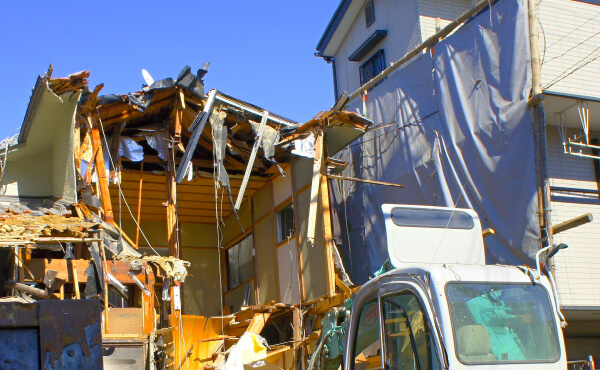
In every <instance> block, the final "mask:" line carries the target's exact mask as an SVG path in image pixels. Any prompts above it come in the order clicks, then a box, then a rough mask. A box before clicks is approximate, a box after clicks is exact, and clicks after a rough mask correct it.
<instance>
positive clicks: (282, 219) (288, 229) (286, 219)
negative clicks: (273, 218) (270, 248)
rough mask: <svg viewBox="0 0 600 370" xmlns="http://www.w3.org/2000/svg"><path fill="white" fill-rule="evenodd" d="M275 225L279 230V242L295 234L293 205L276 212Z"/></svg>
mask: <svg viewBox="0 0 600 370" xmlns="http://www.w3.org/2000/svg"><path fill="white" fill-rule="evenodd" d="M277 225H278V230H279V241H280V242H281V241H284V240H286V239H287V238H288V236H292V235H294V234H295V233H296V231H295V229H294V205H293V204H290V205H289V206H287V207H285V208H284V209H282V210H281V211H279V212H277Z"/></svg>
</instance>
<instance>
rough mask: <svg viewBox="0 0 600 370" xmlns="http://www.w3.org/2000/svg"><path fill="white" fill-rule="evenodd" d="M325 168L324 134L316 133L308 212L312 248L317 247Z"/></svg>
mask: <svg viewBox="0 0 600 370" xmlns="http://www.w3.org/2000/svg"><path fill="white" fill-rule="evenodd" d="M322 168H323V132H322V131H321V130H318V131H315V160H314V163H313V174H312V182H311V187H310V208H309V212H308V227H307V232H306V241H307V242H308V243H309V245H310V246H314V245H315V235H316V231H317V217H318V215H317V211H318V208H319V201H320V199H319V192H320V190H321V170H322Z"/></svg>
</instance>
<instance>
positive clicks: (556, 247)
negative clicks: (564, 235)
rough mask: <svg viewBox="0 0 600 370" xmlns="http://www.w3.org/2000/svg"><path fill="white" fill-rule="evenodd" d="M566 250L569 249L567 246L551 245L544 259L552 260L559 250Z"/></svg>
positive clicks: (562, 244) (561, 244)
mask: <svg viewBox="0 0 600 370" xmlns="http://www.w3.org/2000/svg"><path fill="white" fill-rule="evenodd" d="M566 248H569V246H568V245H567V244H565V243H560V244H558V245H553V246H552V247H550V249H548V252H546V258H552V257H554V255H555V254H556V253H558V251H559V250H561V249H566Z"/></svg>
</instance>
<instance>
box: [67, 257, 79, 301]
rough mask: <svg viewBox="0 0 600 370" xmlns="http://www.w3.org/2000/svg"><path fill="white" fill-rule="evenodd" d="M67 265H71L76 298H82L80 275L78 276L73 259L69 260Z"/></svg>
mask: <svg viewBox="0 0 600 370" xmlns="http://www.w3.org/2000/svg"><path fill="white" fill-rule="evenodd" d="M67 265H68V267H70V270H71V272H72V273H73V287H74V288H75V298H77V299H81V292H80V291H79V276H77V268H76V267H75V265H74V264H73V261H72V260H67Z"/></svg>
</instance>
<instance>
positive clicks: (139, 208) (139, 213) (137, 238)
mask: <svg viewBox="0 0 600 370" xmlns="http://www.w3.org/2000/svg"><path fill="white" fill-rule="evenodd" d="M143 183H144V162H143V161H142V163H141V167H140V186H139V192H138V206H137V226H136V229H135V245H138V246H139V245H140V222H141V216H142V184H143Z"/></svg>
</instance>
